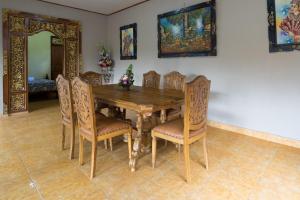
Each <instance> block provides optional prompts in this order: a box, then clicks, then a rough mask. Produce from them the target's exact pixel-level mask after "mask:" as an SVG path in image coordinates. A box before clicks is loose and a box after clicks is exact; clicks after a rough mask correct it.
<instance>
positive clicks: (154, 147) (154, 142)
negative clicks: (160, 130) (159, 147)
mask: <svg viewBox="0 0 300 200" xmlns="http://www.w3.org/2000/svg"><path fill="white" fill-rule="evenodd" d="M156 143H157V142H156V137H154V136H152V167H153V168H155V162H156Z"/></svg>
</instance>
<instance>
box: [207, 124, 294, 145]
mask: <svg viewBox="0 0 300 200" xmlns="http://www.w3.org/2000/svg"><path fill="white" fill-rule="evenodd" d="M208 125H209V126H211V127H215V128H219V129H223V130H226V131H231V132H235V133H238V134H242V135H247V136H251V137H255V138H258V139H262V140H266V141H269V142H274V143H278V144H283V145H287V146H290V147H295V148H299V149H300V141H299V140H293V139H289V138H285V137H281V136H277V135H273V134H271V133H266V132H261V131H255V130H250V129H246V128H241V127H238V126H233V125H228V124H223V123H220V122H216V121H211V120H209V121H208Z"/></svg>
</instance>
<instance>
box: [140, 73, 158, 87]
mask: <svg viewBox="0 0 300 200" xmlns="http://www.w3.org/2000/svg"><path fill="white" fill-rule="evenodd" d="M159 85H160V74H158V73H156V71H149V72H147V73H145V74H143V87H148V88H155V89H159Z"/></svg>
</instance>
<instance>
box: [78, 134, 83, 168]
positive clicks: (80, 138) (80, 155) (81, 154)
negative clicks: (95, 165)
mask: <svg viewBox="0 0 300 200" xmlns="http://www.w3.org/2000/svg"><path fill="white" fill-rule="evenodd" d="M83 142H84V138H83V136H81V135H79V165H83Z"/></svg>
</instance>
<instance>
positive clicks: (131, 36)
mask: <svg viewBox="0 0 300 200" xmlns="http://www.w3.org/2000/svg"><path fill="white" fill-rule="evenodd" d="M120 56H121V60H134V59H136V58H137V24H136V23H134V24H130V25H127V26H122V27H121V28H120Z"/></svg>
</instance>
